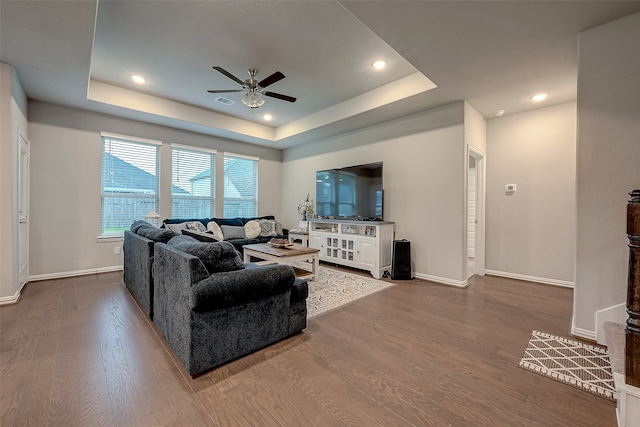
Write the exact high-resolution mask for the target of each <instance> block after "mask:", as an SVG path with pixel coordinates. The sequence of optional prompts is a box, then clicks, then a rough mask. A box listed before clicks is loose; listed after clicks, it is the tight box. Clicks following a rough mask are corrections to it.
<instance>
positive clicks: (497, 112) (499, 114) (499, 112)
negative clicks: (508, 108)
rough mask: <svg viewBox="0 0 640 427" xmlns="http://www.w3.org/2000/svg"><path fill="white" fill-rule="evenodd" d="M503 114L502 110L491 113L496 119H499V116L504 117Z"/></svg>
mask: <svg viewBox="0 0 640 427" xmlns="http://www.w3.org/2000/svg"><path fill="white" fill-rule="evenodd" d="M504 113H505V111H504V110H497V111H496V112H494V113H493V115H494V116H496V117H500V116H504Z"/></svg>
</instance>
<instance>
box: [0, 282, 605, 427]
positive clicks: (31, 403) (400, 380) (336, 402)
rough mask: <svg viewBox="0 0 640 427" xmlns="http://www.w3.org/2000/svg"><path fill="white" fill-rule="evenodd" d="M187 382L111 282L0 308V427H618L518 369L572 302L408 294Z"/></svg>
mask: <svg viewBox="0 0 640 427" xmlns="http://www.w3.org/2000/svg"><path fill="white" fill-rule="evenodd" d="M396 283H397V286H395V287H392V288H390V289H387V290H385V291H382V292H379V293H376V294H374V295H371V296H369V297H366V298H364V299H361V300H358V301H356V302H354V303H352V304H350V305H348V306H346V307H344V308H342V309H339V310H336V311H333V312H330V313H328V314H325V315H323V316H320V317H317V318H315V319H313V320H311V321H310V322H309V324H308V327H307V329H306V330H305V331H304V332H303V333H302V334H300V335H297V336H294V337H291V338H289V339H287V340H284V341H281V342H280V343H277V344H275V345H272V346H270V347H268V348H265V349H263V350H260V351H258V352H255V353H253V354H251V355H249V356H246V357H244V358H241V359H239V360H236V361H234V362H231V363H228V364H226V365H224V366H222V367H220V368H218V369H215V370H213V371H211V372H210V373H208V374H206V375H204V376H201V377H199V378H196V379H191V378H190V377H189V376H188V375H187V374H186V372H185V371H184V369H183V368H182V367H181V366H180V365H179V364H178V363H177V362H176V359H175V358H174V357H173V355H172V353H171V352H170V351H169V350H168V349H167V348H166V347H165V345H164V342H163V341H162V339H161V338H159V336H158V334H157V333H156V331H155V329H154V327H153V325H152V324H151V323H149V322H148V321H147V320H146V318H145V317H144V316H143V314H142V312H141V311H140V310H139V308H138V306H137V305H136V304H135V303H134V301H133V299H132V298H131V296H130V295H129V294H128V292H127V291H126V289H125V288H124V286H123V283H122V274H121V273H108V274H100V275H93V276H83V277H75V278H66V279H59V280H50V281H43V282H34V283H31V284H28V285H27V286H26V287H25V289H24V291H23V295H22V298H21V299H20V301H19V303H17V304H14V305H10V306H3V307H0V334H1V336H0V375H1V377H0V415H1V418H0V425H2V426H18V425H28V426H41V425H42V426H45V425H46V426H93V425H104V426H160V425H167V426H302V425H312V426H343V425H352V426H375V425H381V426H411V425H415V426H615V425H616V419H615V404H614V403H613V402H610V401H607V400H605V399H602V398H599V397H596V396H593V395H591V394H589V393H587V392H584V391H580V390H577V389H574V388H572V387H569V386H567V385H564V384H560V383H558V382H555V381H552V380H550V379H547V378H543V377H541V376H538V375H536V374H533V373H531V372H528V371H525V370H523V369H520V368H518V362H519V360H520V358H521V357H522V354H523V351H524V349H525V347H526V344H527V341H528V339H529V336H530V334H531V331H532V330H533V329H537V330H541V331H544V332H548V333H552V334H557V335H563V336H568V330H569V325H570V317H571V306H572V290H571V289H566V288H558V287H552V286H546V285H539V284H533V283H527V282H520V281H515V280H508V279H501V278H495V277H489V276H487V277H485V278H479V277H474V278H472V279H470V286H469V288H468V289H458V288H453V287H447V286H442V285H438V284H434V283H429V282H424V281H419V280H413V281H398V282H396Z"/></svg>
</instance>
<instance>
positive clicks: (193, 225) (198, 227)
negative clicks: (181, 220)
mask: <svg viewBox="0 0 640 427" xmlns="http://www.w3.org/2000/svg"><path fill="white" fill-rule="evenodd" d="M185 225H186V228H187V230H191V231H203V232H204V231H207V227H205V226H204V224H202V223H201V222H200V221H188V222H185Z"/></svg>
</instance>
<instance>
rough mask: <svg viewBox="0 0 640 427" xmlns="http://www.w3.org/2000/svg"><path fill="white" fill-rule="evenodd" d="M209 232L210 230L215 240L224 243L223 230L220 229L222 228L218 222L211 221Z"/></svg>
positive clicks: (208, 227) (208, 226)
mask: <svg viewBox="0 0 640 427" xmlns="http://www.w3.org/2000/svg"><path fill="white" fill-rule="evenodd" d="M207 230H209V231H210V232H211V233H212V234H213V238H214V239H216V240H219V241H223V240H224V236H223V234H222V230H221V229H220V226H219V225H218V223H217V222H215V221H209V223H208V224H207Z"/></svg>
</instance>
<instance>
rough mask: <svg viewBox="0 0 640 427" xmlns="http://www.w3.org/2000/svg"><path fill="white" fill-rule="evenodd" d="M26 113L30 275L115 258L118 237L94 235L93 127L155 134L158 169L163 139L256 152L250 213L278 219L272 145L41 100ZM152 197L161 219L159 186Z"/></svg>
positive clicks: (165, 164) (96, 137) (165, 199)
mask: <svg viewBox="0 0 640 427" xmlns="http://www.w3.org/2000/svg"><path fill="white" fill-rule="evenodd" d="M29 120H30V122H29V136H30V139H31V235H30V246H31V254H30V261H31V272H30V273H31V277H32V278H36V279H38V278H46V277H56V276H60V275H65V274H71V273H74V272H87V271H94V270H95V271H108V270H110V269H115V268H118V267H120V266H121V265H122V254H120V255H114V253H113V248H114V246H117V245H121V242H118V241H115V242H114V241H107V242H98V236H99V234H100V218H101V198H100V168H101V154H102V152H101V139H100V132H101V131H107V132H112V133H117V134H123V135H131V136H137V137H143V138H150V139H156V140H160V141H163V143H164V146H163V148H162V151H161V156H164V157H162V158H161V163H162V168H163V170H167V169H169V168H170V164H171V163H170V161H169V158H168V156H169V155H170V150H169V149H168V143H172V142H173V143H179V144H184V145H193V146H197V147H207V148H212V149H216V150H219V152H221V151H228V152H233V153H237V154H245V155H251V156H257V157H259V158H260V162H259V166H258V168H259V182H258V214H259V215H269V214H273V215H275V216H276V218H280V206H281V199H280V184H281V170H280V167H281V166H280V156H281V153H280V151H279V150H274V149H269V148H265V147H258V146H255V145H250V144H245V143H241V142H234V141H229V140H225V139H221V138H215V137H210V136H205V135H200V134H195V133H191V132H186V131H180V130H176V129H171V128H167V127H162V126H157V125H151V124H145V123H141V122H136V121H132V120H126V119H121V118H116V117H111V116H107V115H101V114H97V113H91V112H86V111H81V110H77V109H73V108H68V107H62V106H58V105H53V104H47V103H42V102H30V103H29ZM168 153H169V154H168ZM163 188H168V189H170V186H166V185H165V186H163ZM169 191H170V190H169ZM160 197H161V201H160V212H159V213H160V215H161V216H162V217H163V218H166V217H168V216H170V214H171V204H170V194H168V191H165V192H163V193H161V195H160ZM220 203H221V201H220Z"/></svg>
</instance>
